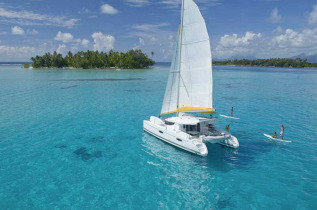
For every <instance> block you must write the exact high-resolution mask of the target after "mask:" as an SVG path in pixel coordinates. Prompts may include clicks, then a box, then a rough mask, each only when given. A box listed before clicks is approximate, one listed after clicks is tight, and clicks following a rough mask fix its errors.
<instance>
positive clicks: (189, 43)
mask: <svg viewBox="0 0 317 210" xmlns="http://www.w3.org/2000/svg"><path fill="white" fill-rule="evenodd" d="M205 41H210V40H209V39H203V40H199V41H196V42H188V43H183V45H191V44H196V43H200V42H205Z"/></svg>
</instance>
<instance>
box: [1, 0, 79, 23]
mask: <svg viewBox="0 0 317 210" xmlns="http://www.w3.org/2000/svg"><path fill="white" fill-rule="evenodd" d="M0 22H6V23H14V24H19V25H50V26H59V27H67V28H72V27H74V26H75V25H76V24H77V22H78V19H75V18H68V17H65V16H52V15H44V14H39V13H34V12H31V11H27V10H20V11H13V10H8V9H4V8H2V7H1V5H0Z"/></svg>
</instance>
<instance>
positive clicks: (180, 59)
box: [177, 0, 184, 116]
mask: <svg viewBox="0 0 317 210" xmlns="http://www.w3.org/2000/svg"><path fill="white" fill-rule="evenodd" d="M183 24H184V0H182V12H181V30H180V46H179V50H180V52H179V66H178V88H177V109H178V108H179V89H180V81H181V63H182V44H183ZM178 115H179V112H178V111H177V116H178Z"/></svg>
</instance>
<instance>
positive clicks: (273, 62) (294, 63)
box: [213, 58, 317, 68]
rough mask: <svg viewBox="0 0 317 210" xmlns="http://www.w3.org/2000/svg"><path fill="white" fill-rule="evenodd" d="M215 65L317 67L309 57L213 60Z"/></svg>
mask: <svg viewBox="0 0 317 210" xmlns="http://www.w3.org/2000/svg"><path fill="white" fill-rule="evenodd" d="M213 64H215V65H236V66H266V67H269V66H270V67H294V68H304V67H315V68H317V63H309V62H307V59H304V60H303V59H301V58H296V59H289V58H270V59H257V60H247V59H242V60H227V61H213Z"/></svg>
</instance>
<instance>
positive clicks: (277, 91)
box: [0, 64, 317, 209]
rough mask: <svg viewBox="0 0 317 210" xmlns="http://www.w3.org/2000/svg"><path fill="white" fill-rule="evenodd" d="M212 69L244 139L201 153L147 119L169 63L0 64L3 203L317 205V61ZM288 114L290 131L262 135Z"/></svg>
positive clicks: (221, 104)
mask: <svg viewBox="0 0 317 210" xmlns="http://www.w3.org/2000/svg"><path fill="white" fill-rule="evenodd" d="M214 69H215V70H214V103H215V104H214V105H215V107H216V108H217V111H218V112H219V113H222V114H229V108H230V107H231V106H234V108H235V115H236V116H237V117H240V118H241V119H240V120H239V121H234V122H233V124H232V126H231V131H232V133H233V134H234V135H235V136H236V137H237V138H238V139H239V141H240V148H239V149H237V150H232V149H229V148H225V147H221V146H219V145H208V149H209V155H208V157H205V158H203V157H199V156H196V155H193V154H190V153H187V152H185V151H182V150H180V149H177V148H175V147H173V146H170V145H168V144H166V143H164V142H162V141H160V140H158V139H156V138H154V137H152V136H150V135H148V134H146V133H144V132H143V130H142V120H144V119H148V118H149V117H150V116H151V115H158V114H159V111H160V108H161V102H162V98H163V94H164V91H165V84H166V81H167V73H168V66H167V65H161V64H159V65H157V66H156V67H155V68H154V69H153V70H138V71H127V70H121V71H84V70H82V71H70V70H69V71H62V70H57V71H47V70H36V71H32V70H21V68H20V67H19V66H0V99H1V102H0V157H1V158H0V208H1V209H104V208H111V209H157V208H159V209H165V208H167V209H184V208H195V209H269V208H270V209H316V206H317V175H316V174H317V127H316V125H317V109H316V107H317V106H316V105H317V70H316V69H315V70H313V69H278V68H260V67H231V66H216V67H214ZM227 123H230V121H228V120H227V119H224V118H221V120H220V122H219V126H220V127H224V126H225V125H226V124H227ZM280 124H284V125H285V139H288V140H292V141H293V142H292V143H290V144H285V143H276V142H272V141H269V140H267V139H266V138H264V136H263V133H269V134H271V133H273V132H274V131H277V132H278V133H279V128H278V126H279V125H280Z"/></svg>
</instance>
